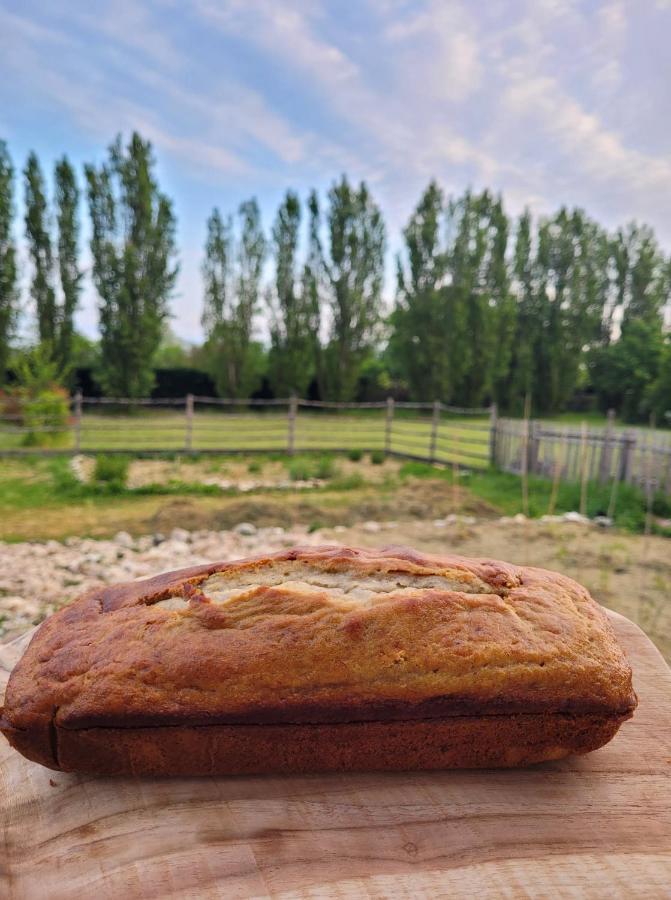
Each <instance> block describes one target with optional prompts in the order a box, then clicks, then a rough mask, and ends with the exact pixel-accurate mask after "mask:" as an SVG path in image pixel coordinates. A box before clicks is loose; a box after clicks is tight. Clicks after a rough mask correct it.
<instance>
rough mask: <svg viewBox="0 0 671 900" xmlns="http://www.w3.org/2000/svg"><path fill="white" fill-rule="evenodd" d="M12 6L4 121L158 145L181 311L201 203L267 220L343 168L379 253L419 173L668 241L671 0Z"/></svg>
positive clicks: (4, 27) (85, 139) (0, 90)
mask: <svg viewBox="0 0 671 900" xmlns="http://www.w3.org/2000/svg"><path fill="white" fill-rule="evenodd" d="M0 3H2V0H0ZM4 7H5V8H4V9H3V12H2V13H1V14H0V15H1V16H2V24H1V27H0V110H2V112H1V113H0V115H1V116H2V125H3V126H4V133H6V134H8V135H10V136H11V137H12V140H14V139H15V137H17V136H18V139H19V141H20V140H21V135H22V134H23V133H24V132H25V131H26V121H28V120H30V121H34V122H38V121H39V122H40V129H38V130H37V132H36V131H35V129H33V130H32V131H31V134H32V135H33V136H34V135H35V134H36V133H37V138H38V140H39V141H42V142H48V141H49V140H50V129H52V130H53V133H54V134H57V137H54V138H53V140H54V141H55V142H56V144H57V146H56V145H55V146H54V155H55V153H60V152H63V151H69V152H73V151H75V152H76V150H77V147H78V146H79V144H80V143H85V144H86V145H87V147H90V146H91V143H92V141H94V142H96V143H97V144H99V145H100V148H101V150H100V152H101V154H102V152H103V149H104V146H105V145H106V144H107V142H108V141H109V140H110V139H111V138H112V137H113V136H114V135H115V134H116V133H117V132H118V131H123V132H128V131H129V130H131V129H133V128H136V129H138V130H140V131H142V132H143V133H144V134H145V135H146V136H147V137H149V138H150V139H151V140H152V141H153V143H154V144H155V147H156V151H157V154H158V156H159V159H160V160H161V161H164V160H167V161H168V163H169V164H170V176H171V180H172V183H171V186H170V187H171V190H172V191H173V192H174V196H175V200H176V205H177V209H178V214H179V216H180V221H181V222H185V223H186V224H185V225H184V230H185V242H186V243H185V248H186V249H185V257H187V258H185V259H184V260H183V267H184V272H185V273H186V274H185V276H183V277H182V282H181V289H182V294H183V296H184V298H190V301H191V302H192V301H193V296H194V293H195V292H197V283H198V275H197V271H198V259H197V253H198V252H199V251H198V247H199V245H200V242H201V240H202V227H203V226H202V223H203V222H204V220H205V217H206V215H207V213H208V211H209V207H210V206H211V205H213V204H214V203H220V204H222V205H224V204H226V203H228V204H229V205H230V206H231V208H233V207H234V206H236V205H237V203H238V202H239V201H240V199H242V197H244V196H248V195H249V194H250V193H253V192H256V193H258V195H259V197H260V200H261V204H262V208H263V212H264V217H265V220H266V221H269V219H270V218H271V217H272V215H273V213H274V208H275V206H276V203H277V199H278V197H279V195H280V194H281V192H282V191H283V190H284V189H286V187H288V186H294V187H297V188H298V189H300V190H306V189H307V188H308V187H309V186H311V185H313V184H316V185H318V186H319V187H321V188H323V187H325V186H326V185H328V183H329V182H330V181H331V180H332V179H333V178H335V177H337V176H338V175H339V174H340V173H341V172H343V171H346V172H347V173H348V174H349V175H350V176H351V177H352V178H354V179H359V178H365V179H367V180H368V181H369V182H370V183H371V185H372V187H373V190H374V193H375V195H376V197H377V198H378V199H379V201H380V203H381V205H382V206H383V208H384V211H385V214H386V217H387V220H388V223H389V226H390V230H391V235H392V247H393V244H394V239H395V236H397V235H398V233H399V231H400V228H401V226H402V224H403V223H404V221H405V219H406V217H407V215H408V214H409V212H410V210H411V208H412V206H413V205H414V203H415V202H416V200H417V197H418V194H419V192H420V190H421V189H422V188H423V187H424V185H425V184H426V182H427V181H428V179H429V178H431V177H436V178H438V179H439V180H440V181H441V182H442V183H443V185H444V186H445V187H446V188H447V189H448V190H454V191H457V190H461V189H463V188H464V187H465V186H467V185H473V186H475V187H482V186H485V185H487V186H490V187H493V188H494V189H495V190H500V191H502V192H503V194H504V197H505V199H506V201H507V204H508V207H509V208H510V209H511V211H513V212H517V211H519V210H521V209H522V207H524V206H525V205H529V206H531V207H532V208H534V209H535V210H537V211H539V212H547V211H550V210H552V209H553V208H555V207H556V206H557V205H558V204H560V203H563V202H565V203H569V204H579V205H581V206H583V207H585V208H586V209H587V210H588V211H591V212H592V213H593V214H594V215H596V216H597V217H601V218H602V219H603V220H604V222H605V223H606V224H609V225H614V224H617V223H619V222H623V221H626V220H627V219H629V218H631V217H634V216H635V217H637V218H640V219H643V220H647V221H649V222H650V223H651V224H652V225H654V226H655V227H656V229H657V230H658V232H659V234H660V236H661V238H662V240H663V241H665V242H666V243H667V244H668V245H670V246H671V224H669V221H668V197H669V196H670V195H671V156H670V155H669V146H671V125H670V124H669V119H668V116H665V115H664V114H663V111H664V109H665V108H666V106H667V105H668V97H667V96H666V95H667V93H668V81H669V78H671V63H669V55H668V46H667V45H668V25H669V21H670V19H669V15H670V13H671V3H670V2H669V0H640V2H637V3H636V4H635V7H634V5H632V4H628V3H626V0H595V2H593V3H585V2H581V0H512V2H502V0H492V2H490V3H487V4H484V3H483V4H475V3H469V2H467V0H361V2H357V3H330V2H327V0H290V2H277V0H192V2H191V3H188V4H183V3H181V2H179V0H119V2H118V3H114V4H103V5H102V6H100V5H92V4H89V5H88V6H87V5H85V4H82V3H81V2H79V0H63V2H62V3H59V4H57V6H51V7H50V6H49V5H45V4H43V3H40V2H39V0H4ZM42 125H44V127H42ZM63 134H69V135H71V144H70V145H69V146H68V145H67V143H66V145H64V144H63ZM30 140H31V141H33V140H34V137H31V138H30ZM68 140H69V138H68ZM189 254H191V255H189ZM180 302H182V301H180ZM183 303H184V305H183V307H182V309H183V311H184V310H185V309H186V303H187V299H185V300H184V301H183ZM189 316H190V318H189V320H188V321H189V322H190V323H191V324H190V325H189V328H193V327H196V326H195V325H194V324H193V323H194V322H195V321H196V318H197V317H196V316H195V315H194V314H192V312H190V313H189ZM185 321H186V319H185ZM191 336H193V334H192V335H191Z"/></svg>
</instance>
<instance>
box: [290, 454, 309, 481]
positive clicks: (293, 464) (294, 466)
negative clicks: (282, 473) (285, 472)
mask: <svg viewBox="0 0 671 900" xmlns="http://www.w3.org/2000/svg"><path fill="white" fill-rule="evenodd" d="M288 469H289V478H290V479H291V481H309V480H310V478H312V470H311V468H310V464H309V462H308V460H306V459H292V460H291V461H290V462H289V466H288Z"/></svg>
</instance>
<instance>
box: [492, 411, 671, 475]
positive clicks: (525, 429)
mask: <svg viewBox="0 0 671 900" xmlns="http://www.w3.org/2000/svg"><path fill="white" fill-rule="evenodd" d="M493 443H494V451H493V454H492V459H493V463H494V465H495V466H496V468H498V469H500V470H502V471H504V472H512V473H514V474H516V475H522V474H524V473H526V474H529V475H540V476H542V477H546V478H553V479H557V480H560V481H567V482H581V481H599V482H601V483H603V484H605V483H608V482H612V481H621V482H625V483H627V484H633V485H636V486H637V487H640V488H644V489H646V490H661V491H665V492H666V493H671V435H666V434H664V433H659V432H653V431H652V430H650V429H647V430H646V429H635V428H632V429H628V430H624V431H619V430H615V429H614V428H613V425H612V418H610V419H609V423H608V424H607V425H606V426H604V427H602V428H598V427H597V428H595V427H590V428H588V427H586V426H583V427H577V428H576V427H575V426H571V427H561V426H555V425H548V424H546V423H545V422H542V421H536V420H530V421H528V422H525V421H520V420H519V419H503V418H502V419H498V421H497V422H496V425H495V429H494V435H493Z"/></svg>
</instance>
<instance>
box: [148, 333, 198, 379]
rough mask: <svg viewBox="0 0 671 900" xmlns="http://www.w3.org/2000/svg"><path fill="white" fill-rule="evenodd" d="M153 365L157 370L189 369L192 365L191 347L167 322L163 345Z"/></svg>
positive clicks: (162, 336) (160, 346)
mask: <svg viewBox="0 0 671 900" xmlns="http://www.w3.org/2000/svg"><path fill="white" fill-rule="evenodd" d="M153 364H154V368H155V369H181V368H189V367H190V366H191V364H192V361H191V355H190V352H189V345H188V344H187V343H186V341H181V340H180V339H179V338H178V337H177V335H176V334H175V333H174V332H173V330H172V328H171V327H170V325H169V324H168V323H167V322H165V323H164V324H163V329H162V334H161V343H160V344H159V346H158V349H157V350H156V353H154V359H153Z"/></svg>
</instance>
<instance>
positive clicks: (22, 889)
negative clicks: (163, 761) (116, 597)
mask: <svg viewBox="0 0 671 900" xmlns="http://www.w3.org/2000/svg"><path fill="white" fill-rule="evenodd" d="M612 618H613V623H614V625H615V627H616V629H617V631H618V633H619V635H620V638H621V640H622V642H623V644H624V646H625V647H626V649H627V651H628V653H629V656H630V659H631V661H632V665H633V668H634V674H635V687H636V690H637V692H638V695H639V698H640V706H639V708H638V710H637V712H636V714H635V717H634V718H633V719H632V720H631V721H629V722H627V723H626V724H625V725H624V726H623V727H622V729H621V731H620V732H619V734H618V736H617V737H616V738H615V740H613V741H612V743H611V744H609V745H608V746H607V747H604V748H603V749H602V750H598V751H596V752H595V753H592V754H590V755H589V756H586V757H574V758H571V759H568V760H565V761H562V762H557V763H547V764H544V765H542V766H537V767H535V768H532V769H526V770H509V771H467V772H429V773H426V772H419V773H413V772H408V773H402V774H396V773H392V774H386V773H385V774H379V773H378V774H376V773H353V774H344V775H312V776H303V777H296V778H286V777H272V778H270V777H246V778H217V779H212V778H209V779H202V780H201V779H176V780H168V779H154V780H149V779H145V780H140V779H130V778H129V779H111V778H93V777H79V776H75V775H64V774H61V773H58V772H51V771H49V770H48V769H44V768H42V767H41V766H38V765H35V764H34V763H30V762H27V761H26V760H24V759H23V758H22V757H21V756H19V754H18V753H15V752H14V751H13V750H11V749H10V747H9V745H8V744H7V742H6V741H4V739H2V738H0V773H1V776H0V778H1V781H0V816H1V818H0V827H2V828H3V829H4V835H3V836H4V842H3V843H1V844H0V854H2V857H1V865H0V897H2V898H8V900H9V898H11V900H15V898H16V900H19V898H20V900H34V898H38V900H73V898H75V900H87V898H96V900H103V898H114V900H117V898H120V900H133V898H156V900H159V898H160V900H165V898H194V900H195V898H197V900H209V898H227V900H229V898H235V897H244V898H247V897H286V898H289V897H311V898H316V897H338V898H359V897H364V898H366V897H368V898H370V897H374V898H379V897H394V898H397V897H400V898H418V897H431V898H434V897H468V898H471V897H478V898H500V897H533V898H539V897H542V898H553V900H554V898H556V897H572V898H576V897H579V898H583V897H587V898H601V897H603V898H614V897H645V898H648V897H650V898H657V897H671V672H670V671H669V669H668V668H667V666H666V664H665V663H664V660H663V659H662V657H661V656H660V654H659V653H658V651H657V650H656V649H655V647H654V646H653V645H652V644H651V643H650V641H649V640H648V639H647V638H646V637H645V635H644V634H643V632H642V631H640V629H639V628H637V627H636V626H635V625H633V624H632V623H631V622H629V621H627V620H626V619H624V618H622V617H621V616H618V615H616V614H613V615H612ZM25 643H26V642H25V640H22V641H21V642H19V644H14V645H7V646H5V647H4V648H0V669H2V668H4V673H3V675H4V678H3V681H4V680H6V676H7V673H8V671H9V670H10V669H11V667H12V665H13V664H14V662H15V661H16V659H17V658H18V656H19V654H20V652H22V649H23V646H24V645H25Z"/></svg>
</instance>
